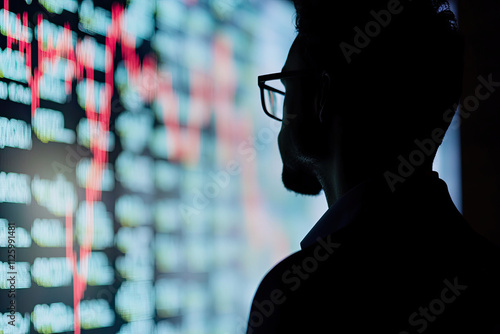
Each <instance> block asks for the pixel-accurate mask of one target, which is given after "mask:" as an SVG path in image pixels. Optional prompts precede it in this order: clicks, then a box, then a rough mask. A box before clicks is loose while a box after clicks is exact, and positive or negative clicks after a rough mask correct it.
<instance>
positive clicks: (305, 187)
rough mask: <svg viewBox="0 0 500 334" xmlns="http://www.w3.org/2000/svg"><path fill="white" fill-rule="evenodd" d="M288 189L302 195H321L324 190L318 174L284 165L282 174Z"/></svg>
mask: <svg viewBox="0 0 500 334" xmlns="http://www.w3.org/2000/svg"><path fill="white" fill-rule="evenodd" d="M281 178H282V180H283V185H284V186H285V188H286V189H288V190H290V191H293V192H296V193H298V194H302V195H319V193H320V192H321V190H322V187H321V184H320V183H319V181H318V179H317V178H316V176H314V175H313V174H312V173H311V172H310V171H305V170H297V169H290V168H288V167H286V166H284V167H283V174H282V176H281Z"/></svg>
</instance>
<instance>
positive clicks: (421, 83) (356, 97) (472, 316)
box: [247, 0, 500, 334]
mask: <svg viewBox="0 0 500 334" xmlns="http://www.w3.org/2000/svg"><path fill="white" fill-rule="evenodd" d="M295 7H296V10H297V16H296V25H297V30H298V36H297V37H296V39H295V41H294V43H293V45H292V47H291V49H290V52H289V55H288V58H287V60H286V63H285V66H284V67H283V69H282V72H281V73H278V74H271V75H266V76H262V77H259V86H260V87H261V94H262V102H263V107H264V110H265V112H266V113H267V114H268V115H270V116H271V117H273V118H276V119H279V120H282V121H283V123H282V128H281V132H280V134H279V137H278V142H279V148H280V153H281V157H282V160H283V174H282V177H283V183H284V185H285V187H286V188H288V189H289V190H291V191H294V192H297V193H301V194H309V195H315V194H318V193H319V192H320V191H321V190H324V192H325V195H326V198H327V202H328V205H329V209H328V211H327V212H326V213H325V214H324V216H323V217H322V218H321V219H320V220H319V221H318V222H317V224H316V225H315V226H314V227H313V228H312V230H311V231H310V232H309V233H308V234H307V235H306V237H305V238H304V239H303V241H302V242H301V250H300V251H298V252H296V253H294V254H292V255H291V256H289V257H288V258H286V259H285V260H283V261H282V262H280V263H279V264H277V265H276V266H275V267H274V268H273V269H272V270H271V271H270V272H269V273H267V275H266V276H265V278H264V279H263V281H262V283H261V284H260V286H259V288H258V290H257V292H256V294H255V298H254V301H253V303H252V307H251V311H250V315H249V321H248V329H247V332H248V333H320V332H321V333H323V332H324V333H379V332H380V333H424V332H425V333H471V334H472V333H495V326H496V325H498V324H500V321H499V320H498V319H499V318H500V309H499V307H498V303H499V299H498V296H499V288H498V285H499V284H500V278H499V276H498V274H497V272H496V268H497V267H498V261H499V257H498V254H499V253H498V249H497V247H496V246H494V245H492V244H490V243H489V242H487V241H486V239H485V238H483V237H482V236H480V235H478V234H477V233H475V232H474V231H473V230H472V229H471V227H470V226H469V225H468V223H467V222H466V221H465V220H464V219H463V217H462V216H461V214H460V213H459V212H458V211H457V209H456V207H455V206H454V204H453V202H452V200H451V198H450V196H449V193H448V189H447V186H446V184H445V183H444V181H442V180H441V179H439V177H438V175H437V173H436V172H433V171H432V162H433V159H434V156H435V154H436V151H437V148H438V146H439V144H440V143H441V141H442V139H443V136H444V134H445V132H446V129H447V128H448V126H449V123H450V121H451V117H452V116H453V111H454V110H455V109H456V106H457V104H458V102H459V98H460V93H461V86H462V79H461V74H462V67H463V64H462V57H463V51H462V50H463V45H462V40H461V38H460V37H459V33H458V31H457V28H456V24H455V17H454V15H453V14H452V12H451V11H450V10H449V7H448V4H447V2H446V1H431V0H426V1H424V0H421V1H410V0H407V1H396V0H390V1H380V0H371V1H368V0H366V1H350V2H347V1H330V0H324V1H321V0H303V1H300V0H296V1H295ZM279 79H281V81H282V82H283V85H284V86H285V90H286V92H283V91H279V90H276V89H273V88H271V87H273V86H272V85H271V81H273V80H279ZM481 80H483V81H484V85H485V87H483V88H482V89H487V84H488V81H489V82H491V80H492V78H482V79H481ZM280 94H283V95H284V105H283V107H282V108H283V110H282V112H283V115H282V116H281V115H279V114H280V112H281V109H279V108H280V107H281V106H280V105H279V104H277V102H278V101H279V99H278V97H279V95H280ZM450 110H451V112H450ZM497 330H498V329H497Z"/></svg>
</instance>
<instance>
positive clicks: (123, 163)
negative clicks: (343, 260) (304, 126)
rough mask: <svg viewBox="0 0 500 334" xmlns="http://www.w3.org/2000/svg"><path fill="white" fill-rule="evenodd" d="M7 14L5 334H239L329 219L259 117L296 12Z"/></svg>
mask: <svg viewBox="0 0 500 334" xmlns="http://www.w3.org/2000/svg"><path fill="white" fill-rule="evenodd" d="M0 6H1V9H0V106H1V107H0V289H1V290H0V306H1V308H0V333H65V332H74V333H80V332H88V333H158V334H159V333H196V334H200V333H243V331H244V329H245V325H246V320H247V313H248V310H249V307H250V303H251V300H252V296H253V293H254V292H255V289H256V288H257V286H258V284H259V281H260V279H261V278H262V276H263V275H264V274H265V272H266V271H267V270H268V269H269V268H271V267H272V265H273V264H275V263H276V262H278V261H279V260H280V259H281V258H283V257H284V256H286V255H287V254H289V253H290V252H291V251H292V250H294V249H297V248H298V247H299V241H300V239H301V237H302V236H303V235H304V234H305V233H306V232H307V230H308V229H309V228H310V227H311V226H312V225H313V224H314V222H315V221H316V220H317V219H318V218H319V217H320V216H321V214H322V213H323V212H324V211H325V210H326V202H325V201H324V199H323V198H316V199H303V198H300V197H297V196H295V195H293V194H290V193H287V192H286V191H285V190H284V189H283V187H282V185H281V181H280V173H281V161H280V158H279V153H278V149H277V144H276V137H277V134H278V132H279V128H280V123H279V122H276V121H273V120H272V119H270V118H268V117H266V116H265V114H264V113H263V112H262V109H261V106H260V96H259V91H258V87H257V80H256V78H257V76H258V75H260V74H263V73H269V72H278V71H280V69H281V67H282V65H283V62H284V60H285V58H286V54H287V52H288V49H289V46H290V45H291V42H292V41H293V38H294V27H293V5H292V3H291V2H284V1H269V0H266V1H241V0H211V1H208V0H205V1H202V0H199V1H197V0H184V1H181V0H129V1H107V0H103V1H97V0H96V1H91V0H83V1H82V0H78V1H77V0H64V1H63V0H38V1H34V0H33V1H31V0H10V1H9V0H1V4H0Z"/></svg>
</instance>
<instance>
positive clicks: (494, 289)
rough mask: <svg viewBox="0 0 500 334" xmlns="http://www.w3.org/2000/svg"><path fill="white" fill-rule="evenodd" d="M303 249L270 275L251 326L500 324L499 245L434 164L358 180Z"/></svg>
mask: <svg viewBox="0 0 500 334" xmlns="http://www.w3.org/2000/svg"><path fill="white" fill-rule="evenodd" d="M301 248H302V249H301V250H300V251H298V252H296V253H294V254H292V255H290V256H289V257H287V258H286V259H284V260H283V261H281V262H280V263H278V264H277V265H276V266H275V267H274V268H273V269H272V270H271V271H270V272H269V273H267V275H266V276H265V278H264V279H263V280H262V282H261V284H260V286H259V288H258V290H257V292H256V294H255V297H254V301H253V303H252V307H251V310H250V316H249V324H248V329H247V333H397V334H406V333H440V334H442V333H471V334H479V333H490V334H491V333H500V331H498V328H499V326H498V324H500V320H499V319H500V308H499V305H498V304H499V300H500V299H499V296H500V293H499V290H500V289H499V284H500V276H499V273H498V270H497V269H498V266H499V263H500V250H499V248H498V247H497V246H495V245H493V244H491V243H490V242H489V241H487V240H486V239H485V238H483V237H482V236H480V235H479V234H477V233H476V232H475V231H474V230H473V229H472V228H471V227H470V226H469V224H468V223H467V222H466V221H465V220H464V219H463V217H462V215H461V214H460V212H458V210H457V209H456V207H455V205H454V204H453V202H452V200H451V198H450V196H449V193H448V188H447V186H446V183H445V182H444V181H442V180H441V179H439V177H438V175H437V173H435V172H433V173H431V174H426V175H419V176H418V177H417V176H415V177H414V178H413V179H409V180H407V181H406V182H405V183H404V184H403V185H402V186H401V187H400V188H398V189H397V190H396V191H395V192H391V191H390V190H389V187H388V186H387V184H386V182H385V180H384V179H383V178H382V177H381V178H374V179H371V180H369V181H367V182H365V183H362V184H361V185H359V186H357V187H355V188H353V189H352V190H351V191H349V192H348V193H347V194H345V195H344V196H343V197H342V198H340V199H339V200H338V201H337V202H336V203H335V204H334V205H333V206H332V207H331V208H330V209H329V210H328V211H327V212H326V213H325V214H324V216H323V217H322V218H321V219H320V220H319V221H318V223H317V224H316V225H315V226H314V227H313V229H312V230H311V231H310V232H309V233H308V234H307V236H306V237H305V238H304V240H303V241H302V242H301ZM495 328H497V329H495Z"/></svg>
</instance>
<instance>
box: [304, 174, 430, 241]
mask: <svg viewBox="0 0 500 334" xmlns="http://www.w3.org/2000/svg"><path fill="white" fill-rule="evenodd" d="M413 179H414V180H413V182H411V181H410V180H407V181H405V185H407V186H408V185H409V183H413V184H417V185H418V184H420V185H422V184H423V182H419V181H423V180H426V179H427V180H438V179H439V175H438V173H437V172H434V171H432V172H425V173H424V174H423V175H415V176H414V177H413ZM391 193H392V191H389V187H388V186H387V182H386V180H385V178H383V177H380V176H379V177H373V178H369V179H367V180H366V181H364V182H362V183H360V184H358V185H357V186H355V187H354V188H352V189H351V190H349V191H348V192H347V193H345V194H344V195H343V196H342V197H340V198H339V199H338V200H337V201H336V202H335V204H333V205H332V206H331V207H330V208H329V209H328V210H327V211H326V212H325V214H324V215H323V216H322V217H321V218H320V219H319V221H318V222H317V223H316V224H315V225H314V226H313V228H312V229H311V230H310V231H309V233H307V235H306V236H305V237H304V239H302V241H301V242H300V247H301V248H302V249H304V248H306V247H308V246H311V245H312V244H314V243H315V242H316V241H317V240H318V238H322V237H326V236H327V235H329V234H332V233H334V232H337V231H338V230H340V229H342V228H344V227H345V226H347V225H349V224H350V223H351V222H352V221H354V220H355V219H356V217H358V216H359V215H360V214H361V212H362V211H363V210H365V209H369V207H372V206H374V205H375V206H376V203H380V202H381V201H383V200H384V198H387V196H388V195H390V194H391Z"/></svg>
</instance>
